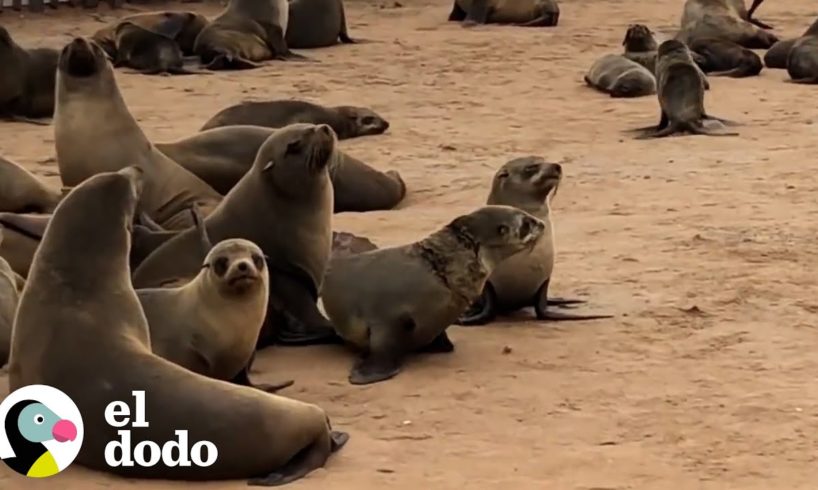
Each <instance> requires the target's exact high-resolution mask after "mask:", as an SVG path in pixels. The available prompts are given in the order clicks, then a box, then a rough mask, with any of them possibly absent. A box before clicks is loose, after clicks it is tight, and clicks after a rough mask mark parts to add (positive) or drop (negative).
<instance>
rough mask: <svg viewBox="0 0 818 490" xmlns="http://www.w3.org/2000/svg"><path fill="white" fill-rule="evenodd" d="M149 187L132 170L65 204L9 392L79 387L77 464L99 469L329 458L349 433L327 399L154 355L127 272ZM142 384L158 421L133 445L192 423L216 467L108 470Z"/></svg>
mask: <svg viewBox="0 0 818 490" xmlns="http://www.w3.org/2000/svg"><path fill="white" fill-rule="evenodd" d="M140 192H141V181H140V175H139V171H138V169H137V168H136V167H127V168H125V169H122V170H120V171H119V172H115V173H108V172H106V173H102V174H97V175H95V176H93V177H91V178H89V179H88V180H86V181H84V182H82V183H81V184H80V185H78V186H77V187H76V188H74V189H73V190H72V191H71V192H70V193H69V194H68V195H67V196H66V197H65V199H64V200H63V201H62V202H61V203H60V204H59V206H57V209H56V211H55V212H54V216H53V220H52V222H51V223H50V224H49V226H48V229H47V230H46V234H45V237H44V238H43V242H42V244H41V246H40V248H39V250H38V251H37V255H36V257H35V259H34V263H33V264H32V266H31V274H30V275H29V279H28V281H27V284H26V287H25V289H24V290H23V294H22V296H21V297H20V304H19V307H18V313H17V317H16V320H15V327H14V335H13V337H12V346H11V360H10V367H9V386H10V388H11V389H12V390H15V389H17V388H20V387H22V386H26V385H30V384H45V385H48V386H52V387H54V388H57V389H59V390H61V391H62V392H63V393H65V394H66V395H68V396H69V397H70V398H71V400H72V401H73V402H74V403H75V404H76V406H77V408H78V409H79V411H80V413H82V417H83V422H84V425H85V436H84V439H83V441H82V442H83V443H82V449H81V450H80V453H79V456H78V457H77V462H78V463H79V464H81V465H83V466H87V467H89V468H92V469H96V470H99V471H105V472H110V473H115V474H118V475H121V476H124V477H130V478H156V479H171V480H222V479H237V478H249V479H251V482H253V483H256V484H261V485H281V484H284V483H287V482H290V481H293V480H296V479H299V478H301V477H303V476H305V475H306V474H308V473H310V472H311V471H313V470H315V469H317V468H320V467H322V466H324V464H325V463H326V461H327V459H328V457H329V456H330V454H331V453H332V452H334V451H337V450H338V449H339V448H340V447H341V446H343V444H344V443H345V442H346V441H347V439H348V436H347V435H346V434H344V433H340V432H334V431H332V430H331V428H330V423H329V418H328V417H327V414H326V413H325V412H324V411H323V410H322V409H321V408H320V407H318V406H316V405H311V404H307V403H302V402H299V401H296V400H291V399H287V398H283V397H279V396H276V395H272V394H269V393H264V392H262V391H260V390H256V389H253V388H249V387H244V386H237V385H235V384H231V383H226V382H224V381H219V380H214V379H209V378H207V377H204V376H202V375H200V374H196V373H193V372H191V371H189V370H187V369H185V368H183V367H180V366H177V365H175V364H173V363H171V362H169V361H167V360H165V359H162V358H160V357H159V356H157V355H156V354H154V353H152V352H151V348H150V335H149V328H148V324H147V321H146V319H145V313H144V312H143V310H142V307H141V305H140V303H139V299H138V298H137V295H136V292H135V291H134V288H133V286H131V281H130V274H129V270H128V252H129V251H128V249H129V246H130V233H129V230H128V229H129V227H130V223H131V222H132V221H133V217H134V213H135V211H136V207H137V202H138V201H139V200H140V199H139V193H140ZM90 215H93V216H94V219H93V220H91V219H88V217H89V216H90ZM77 305H82V307H80V308H78V307H77ZM78 353H81V355H78ZM133 391H144V392H145V395H146V396H145V398H144V403H145V405H146V413H147V414H148V417H149V418H150V419H149V423H148V424H145V426H144V427H142V428H133V429H132V430H131V431H130V437H131V440H132V442H133V444H135V445H139V444H140V443H141V442H142V441H154V443H157V442H158V443H163V442H164V441H172V440H177V435H178V432H177V431H180V430H185V431H187V435H188V437H189V440H190V441H191V443H193V441H209V442H210V443H211V444H212V445H214V446H215V448H216V450H217V451H218V455H217V457H215V458H210V457H209V456H210V454H208V455H207V458H208V460H210V459H212V460H213V461H212V464H211V465H210V466H207V467H199V466H196V465H190V466H184V465H173V466H172V465H166V464H162V463H160V464H155V465H152V466H140V465H136V466H124V465H121V466H117V467H111V466H109V465H108V464H107V463H106V458H105V453H106V446H107V445H108V443H109V442H110V441H113V440H119V439H120V436H119V434H118V433H117V431H118V428H117V427H115V426H113V425H110V424H108V423H107V422H106V413H107V412H108V411H109V410H108V409H107V407H108V406H109V404H111V403H112V402H115V401H125V400H132V399H133V396H134V395H133V393H132V392H133ZM237 434H240V435H241V436H240V437H237ZM211 450H212V449H211ZM202 456H203V457H205V455H204V454H202Z"/></svg>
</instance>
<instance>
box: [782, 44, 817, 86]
mask: <svg viewBox="0 0 818 490" xmlns="http://www.w3.org/2000/svg"><path fill="white" fill-rule="evenodd" d="M787 73H789V75H790V78H792V81H793V82H795V83H810V84H816V83H818V35H814V36H804V37H802V38H800V39H798V40H797V41H795V43H793V45H792V49H790V53H789V55H788V56H787Z"/></svg>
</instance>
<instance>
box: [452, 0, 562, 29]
mask: <svg viewBox="0 0 818 490" xmlns="http://www.w3.org/2000/svg"><path fill="white" fill-rule="evenodd" d="M559 19H560V7H559V4H557V0H454V5H452V11H451V12H450V13H449V21H458V22H460V21H462V22H463V26H466V27H468V26H473V25H477V24H512V25H516V26H523V27H553V26H555V25H557V23H558V22H559Z"/></svg>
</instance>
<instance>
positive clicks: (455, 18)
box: [449, 0, 466, 22]
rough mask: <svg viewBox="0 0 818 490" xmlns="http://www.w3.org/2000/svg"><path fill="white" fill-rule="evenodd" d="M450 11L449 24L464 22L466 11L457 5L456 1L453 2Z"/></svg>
mask: <svg viewBox="0 0 818 490" xmlns="http://www.w3.org/2000/svg"><path fill="white" fill-rule="evenodd" d="M453 3H454V5H453V6H452V11H451V13H450V14H449V22H460V21H463V20H466V11H465V10H463V9H462V8H461V7H460V5H458V4H457V0H454V1H453Z"/></svg>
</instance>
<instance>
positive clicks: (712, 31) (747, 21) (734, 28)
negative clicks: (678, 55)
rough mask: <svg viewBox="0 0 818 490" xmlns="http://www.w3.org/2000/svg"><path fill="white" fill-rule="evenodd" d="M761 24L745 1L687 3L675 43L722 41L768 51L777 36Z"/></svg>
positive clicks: (726, 0) (695, 0) (698, 0)
mask: <svg viewBox="0 0 818 490" xmlns="http://www.w3.org/2000/svg"><path fill="white" fill-rule="evenodd" d="M760 3H761V2H760V1H759V2H758V4H760ZM757 7H758V5H754V6H753V8H752V10H753V11H755V8H757ZM754 24H755V25H754ZM758 24H759V21H757V20H755V19H752V18H751V17H750V15H749V13H748V11H747V10H746V9H745V7H744V0H687V1H686V2H685V5H684V10H683V12H682V20H681V30H680V31H679V33H678V34H677V36H676V39H677V40H679V41H682V42H684V43H687V44H691V43H692V42H693V41H695V40H696V39H721V40H724V41H732V42H734V43H736V44H738V45H741V46H743V47H745V48H749V49H767V48H769V47H770V46H772V45H773V44H775V43H776V42H778V38H777V37H776V36H775V34H773V33H771V32H767V31H765V30H764V29H762V28H759V27H757V26H758ZM764 25H765V26H766V24H764Z"/></svg>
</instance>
